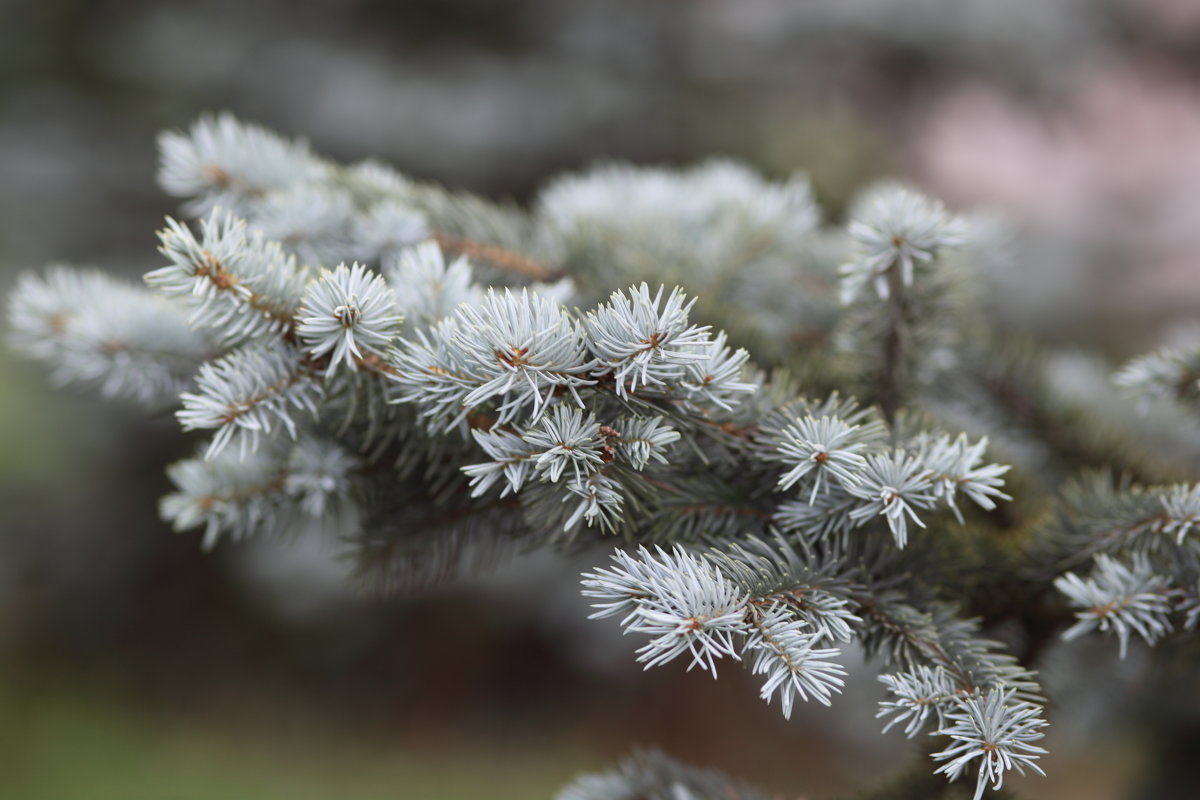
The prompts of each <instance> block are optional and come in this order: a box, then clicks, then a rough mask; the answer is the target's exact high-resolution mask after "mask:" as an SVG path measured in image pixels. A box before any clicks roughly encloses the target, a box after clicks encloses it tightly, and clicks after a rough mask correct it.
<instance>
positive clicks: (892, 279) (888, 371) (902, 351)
mask: <svg viewBox="0 0 1200 800" xmlns="http://www.w3.org/2000/svg"><path fill="white" fill-rule="evenodd" d="M887 280H888V311H887V314H888V331H887V335H886V336H885V337H884V340H883V375H882V377H881V385H880V388H879V406H880V408H882V409H883V415H884V417H886V418H887V420H888V421H889V422H890V421H892V420H893V419H894V418H895V416H896V412H897V411H898V410H899V408H900V402H901V399H902V394H903V391H902V386H901V383H902V381H903V380H904V369H905V363H904V362H905V359H906V358H907V356H908V314H909V302H908V295H907V293H906V292H905V289H906V287H905V285H904V280H903V278H902V277H901V275H900V264H899V262H893V264H892V266H891V267H889V268H888V274H887Z"/></svg>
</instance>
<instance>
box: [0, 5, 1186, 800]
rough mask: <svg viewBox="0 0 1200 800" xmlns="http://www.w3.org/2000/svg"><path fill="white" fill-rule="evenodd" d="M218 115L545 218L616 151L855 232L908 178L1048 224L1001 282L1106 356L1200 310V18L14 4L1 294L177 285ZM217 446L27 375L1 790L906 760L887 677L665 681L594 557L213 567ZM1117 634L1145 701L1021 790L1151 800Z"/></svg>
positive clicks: (505, 794)
mask: <svg viewBox="0 0 1200 800" xmlns="http://www.w3.org/2000/svg"><path fill="white" fill-rule="evenodd" d="M226 108H227V109H230V110H232V111H233V112H235V113H236V114H237V115H238V116H239V117H241V118H243V119H246V120H251V121H257V122H260V123H262V124H264V125H266V126H268V127H271V128H274V129H276V130H279V131H281V132H283V133H285V134H297V135H302V136H305V137H307V138H308V139H310V141H311V142H312V143H313V145H314V146H315V148H316V149H317V150H318V151H319V152H321V153H324V154H326V155H329V156H332V157H335V158H338V159H348V160H358V159H361V158H363V157H367V156H375V157H378V158H379V159H381V160H384V161H388V162H391V163H393V164H395V165H396V166H397V167H398V168H400V169H401V170H403V171H406V172H409V173H411V174H414V175H417V176H421V177H424V178H428V179H432V180H436V181H439V182H442V183H445V184H448V185H450V186H453V187H460V188H465V189H470V190H473V191H478V192H482V193H485V194H488V195H491V196H500V197H510V198H513V199H515V200H517V201H524V200H527V199H528V198H530V196H531V195H532V193H533V192H534V190H535V189H536V188H537V187H539V186H541V185H542V184H544V182H545V181H546V180H547V178H548V177H550V176H552V175H554V174H556V173H558V172H561V171H563V170H573V169H579V168H582V167H584V166H586V165H589V164H592V163H595V162H597V161H604V160H628V161H634V162H637V163H665V164H687V163H690V162H693V161H695V160H698V159H701V158H704V157H708V156H712V155H724V156H730V157H733V158H737V159H740V160H744V161H746V162H748V163H749V164H751V165H753V166H755V167H756V168H758V169H760V170H762V171H763V172H764V173H766V174H767V175H769V176H772V177H784V176H786V175H788V174H790V173H791V172H793V171H797V170H799V171H802V172H806V173H808V174H809V175H810V176H811V178H812V180H813V183H814V186H815V189H816V193H817V195H818V198H819V199H820V200H821V202H822V203H823V204H824V205H825V206H826V207H827V208H831V209H833V211H834V213H838V211H839V210H840V209H841V208H842V207H843V206H844V204H845V203H846V202H847V201H848V199H849V198H850V197H851V196H852V194H853V193H854V191H856V190H857V189H858V188H860V187H861V186H863V185H864V184H865V183H867V182H869V181H871V180H873V179H875V178H878V177H881V176H898V177H901V178H904V179H907V180H910V181H912V182H914V183H916V184H917V185H918V186H921V187H922V188H924V189H925V190H927V191H929V192H931V193H933V194H936V195H939V196H941V197H944V198H945V199H946V200H947V201H948V202H950V203H951V204H952V205H953V206H955V207H956V208H958V209H962V210H968V209H969V210H991V211H994V212H996V213H997V214H998V215H1000V216H1001V217H1003V218H1004V219H1006V220H1008V224H1010V225H1011V226H1014V227H1015V229H1016V230H1018V231H1019V234H1018V235H1017V236H1016V237H1013V239H1012V241H1011V242H1010V244H1009V245H1008V246H1010V247H1012V248H1014V253H1015V255H1014V258H1013V260H1012V264H1013V266H1010V267H1005V268H1003V269H1002V270H1000V271H999V272H998V273H997V274H995V275H993V278H994V280H993V281H992V284H991V287H992V288H991V292H992V295H991V297H989V298H988V299H989V302H990V304H991V305H992V306H994V307H995V308H996V309H997V310H998V312H999V313H1000V314H1001V318H1002V319H1005V320H1007V323H1008V324H1009V325H1010V326H1011V327H1012V329H1013V331H1014V332H1022V333H1032V334H1035V335H1037V336H1039V337H1041V338H1043V339H1045V340H1048V341H1052V342H1055V343H1057V344H1058V345H1060V346H1061V347H1063V348H1065V349H1067V350H1073V351H1082V352H1085V353H1088V354H1099V355H1101V356H1102V357H1107V358H1113V359H1115V358H1120V357H1124V356H1128V355H1131V354H1133V353H1136V352H1139V351H1140V350H1142V349H1144V348H1146V347H1147V346H1149V345H1150V344H1153V343H1157V342H1159V341H1161V339H1162V338H1163V337H1164V336H1165V337H1167V338H1170V336H1171V335H1173V334H1172V330H1174V329H1181V328H1182V327H1186V326H1187V325H1188V324H1189V321H1190V322H1191V324H1193V325H1194V324H1195V322H1196V312H1197V310H1198V309H1200V265H1198V264H1197V262H1196V258H1197V256H1196V253H1197V252H1200V246H1198V245H1200V224H1196V223H1197V222H1200V219H1197V213H1198V212H1197V210H1196V209H1200V203H1197V202H1196V196H1197V194H1200V4H1197V3H1195V2H1191V0H1060V2H1053V3H1051V2H1046V1H1045V0H1005V2H996V0H805V2H790V1H789V0H738V2H720V0H691V2H686V3H685V2H679V0H507V1H506V0H405V1H404V2H386V1H385V0H314V2H307V3H294V2H284V0H261V1H260V2H255V3H244V2H235V1H234V0H193V1H191V2H174V3H169V4H166V3H156V2H150V1H149V0H146V2H136V1H133V0H124V1H122V0H0V291H7V289H8V288H9V286H11V283H12V281H13V280H14V278H15V276H16V275H17V274H18V273H19V272H20V271H21V270H24V269H30V268H39V267H40V266H42V265H43V264H45V263H47V262H52V261H70V262H75V263H79V264H90V265H96V266H100V267H102V268H104V269H107V270H110V271H113V272H115V273H119V274H123V275H126V276H128V277H129V278H130V279H131V280H136V279H137V276H138V275H140V274H141V273H142V272H144V271H146V270H147V269H151V268H153V267H155V266H158V264H159V261H158V257H157V254H156V253H155V250H154V247H155V241H154V237H153V231H154V230H155V229H156V228H157V227H158V226H159V225H160V223H161V220H162V216H163V215H164V214H167V213H173V212H174V211H175V209H174V208H173V207H172V204H171V203H170V202H169V201H168V200H167V199H166V198H164V197H163V196H162V195H161V194H160V193H159V192H158V190H157V188H156V187H155V185H154V160H155V152H154V146H153V139H154V135H155V133H156V132H157V131H158V130H159V129H161V128H163V127H183V126H186V125H187V124H189V123H190V122H191V121H192V120H193V119H194V118H195V117H196V116H197V115H198V114H199V113H201V112H203V111H206V110H219V109H226ZM189 452H190V445H189V444H188V443H187V442H186V441H184V440H183V437H181V436H179V434H178V431H177V427H176V425H175V423H174V421H173V420H172V419H171V418H169V417H168V416H164V417H163V418H156V419H146V418H143V417H141V416H139V415H138V414H136V413H134V412H132V411H130V410H129V409H124V408H121V407H116V406H106V405H102V404H99V403H97V402H94V401H93V400H91V399H90V398H85V397H78V396H74V395H70V394H63V393H59V392H57V391H55V390H54V389H53V388H52V387H51V386H49V385H48V383H47V381H46V379H45V378H44V376H43V375H42V374H41V372H40V371H39V370H38V369H36V368H35V367H32V366H30V365H28V364H24V363H18V362H17V361H16V360H15V359H14V358H13V357H12V356H11V355H9V354H7V353H4V352H2V351H0V742H2V746H0V773H2V774H3V776H4V777H3V779H2V780H3V784H4V792H5V793H6V794H8V795H9V796H13V797H22V798H29V799H36V798H47V800H49V799H50V798H53V799H54V800H71V798H88V799H89V800H97V799H98V798H110V797H111V798H130V799H135V798H193V797H195V798H201V797H204V798H217V797H220V798H246V799H247V800H269V798H274V797H288V798H293V799H295V800H302V799H303V798H309V797H312V798H317V797H338V798H348V799H349V800H353V799H354V798H376V797H378V798H383V797H392V798H410V797H411V798H446V799H447V800H449V799H450V798H460V797H461V798H489V799H491V800H500V799H501V798H509V797H511V798H534V797H549V796H551V795H552V793H553V790H554V788H555V787H557V786H559V785H561V784H562V783H564V782H565V781H566V780H568V779H569V778H570V776H571V775H573V774H574V773H575V772H577V771H578V770H581V769H595V768H598V767H600V766H602V765H604V764H607V763H608V762H611V761H612V760H614V758H616V757H617V756H618V755H620V754H623V753H624V752H626V751H627V749H628V747H629V746H630V745H631V744H634V743H636V744H645V745H658V746H661V747H663V748H665V749H666V750H668V751H669V752H671V753H672V754H673V755H676V756H678V757H680V758H684V759H686V760H690V761H693V762H696V763H703V764H707V765H711V766H714V767H719V768H723V769H726V770H729V771H731V772H733V773H735V774H742V775H748V776H754V777H755V779H756V781H757V782H759V783H761V784H763V785H766V786H768V787H771V788H774V789H776V790H778V791H780V792H781V793H785V794H786V795H787V796H795V795H798V794H800V793H803V794H804V795H805V796H839V795H840V794H844V793H846V792H852V791H853V790H854V789H855V787H857V786H860V785H862V784H863V783H864V782H866V783H869V782H871V781H873V780H874V779H875V778H876V777H877V776H878V775H885V774H889V773H892V772H896V771H898V770H901V769H903V768H904V765H905V764H906V763H908V762H909V760H910V758H909V757H910V756H911V755H912V752H911V751H912V748H910V747H909V746H908V743H907V742H904V741H902V740H900V737H899V736H887V737H881V736H880V735H879V734H878V729H877V727H876V725H875V723H874V720H873V712H874V702H875V700H876V699H877V697H878V694H879V692H878V690H877V689H876V688H875V687H874V686H872V685H871V684H872V681H870V680H868V679H865V678H863V679H860V680H859V682H858V684H857V685H852V686H850V687H849V688H848V690H847V693H846V695H845V696H844V697H843V698H841V699H840V701H839V703H838V704H837V705H836V707H835V708H834V709H833V710H827V709H822V708H811V707H809V706H805V707H804V708H803V709H802V711H803V715H802V716H801V717H800V719H798V720H796V719H794V720H793V721H792V722H791V723H790V724H789V723H785V722H783V720H781V719H778V714H777V713H774V712H773V711H772V710H771V709H769V708H768V707H766V706H765V705H762V706H759V705H757V704H755V703H753V702H746V700H745V698H746V697H747V696H748V694H749V687H747V686H743V685H741V681H742V680H744V676H742V675H740V674H738V673H737V672H736V671H734V672H731V673H730V674H729V675H728V676H724V677H723V678H722V680H721V681H720V682H715V683H714V682H713V681H711V680H710V679H708V678H707V677H706V676H704V675H697V674H687V675H684V674H681V673H680V671H679V670H674V669H667V670H660V671H655V672H653V673H649V674H642V673H640V672H639V671H638V670H637V669H636V666H635V665H634V661H633V659H632V658H630V657H629V653H630V651H631V650H632V649H633V646H634V645H633V644H632V643H630V642H625V641H622V640H621V639H620V638H619V637H617V636H616V635H615V633H614V631H613V630H612V628H613V626H602V625H586V624H585V623H584V617H585V616H586V611H587V609H586V607H585V604H584V602H583V600H582V599H581V598H579V596H578V592H577V585H576V578H575V576H577V575H578V573H579V571H580V569H581V568H583V567H584V566H591V565H593V563H595V559H593V558H592V557H590V556H586V557H584V558H583V560H581V561H579V562H578V563H575V562H571V561H569V560H563V559H556V558H553V557H549V556H541V557H537V558H531V559H525V560H521V561H520V562H518V563H515V564H512V565H508V566H506V567H504V568H503V569H501V570H499V571H498V572H497V573H496V574H494V575H489V576H481V577H479V578H477V579H472V580H469V581H464V582H459V583H456V584H455V585H452V586H447V587H443V588H440V589H437V590H435V591H431V592H428V593H425V594H423V595H420V596H417V597H400V598H379V597H372V596H369V595H366V594H364V593H362V592H360V591H358V590H357V589H356V588H355V587H354V586H353V585H352V582H351V581H349V580H348V567H347V565H346V564H345V563H344V561H342V560H341V559H340V558H339V553H338V548H337V544H336V543H330V542H320V541H314V540H313V539H312V538H311V537H307V536H305V534H304V533H303V532H297V533H296V535H295V538H294V540H292V541H286V542H272V541H253V542H249V543H245V544H242V545H225V546H222V547H220V548H218V549H217V551H216V552H215V553H213V554H209V555H204V554H202V553H200V551H199V548H198V540H197V538H196V537H194V536H190V535H183V536H176V535H172V534H170V533H169V531H168V530H167V528H166V526H165V525H164V524H163V523H161V522H160V521H159V520H158V519H157V516H156V502H157V499H158V497H159V496H161V495H162V494H163V493H164V491H165V490H166V479H165V477H164V476H163V471H162V468H163V465H164V464H165V463H167V462H168V461H171V460H174V459H177V458H179V457H182V456H183V455H186V454H188V453H189ZM564 642H565V643H566V645H565V646H564V644H563V643H564ZM1102 644H1103V643H1101V644H1100V645H1097V647H1098V648H1101V649H1096V650H1094V651H1089V649H1088V648H1089V647H1090V645H1089V644H1080V645H1076V646H1074V649H1073V653H1070V654H1063V655H1061V657H1060V660H1061V661H1062V662H1063V664H1061V665H1059V666H1058V668H1059V669H1061V670H1068V671H1069V670H1078V669H1081V668H1082V666H1081V665H1086V664H1089V663H1092V664H1093V666H1092V669H1093V670H1095V671H1097V672H1103V673H1104V674H1103V676H1102V679H1103V680H1108V681H1111V682H1112V684H1113V685H1114V686H1116V687H1118V688H1117V689H1116V690H1114V691H1113V692H1111V693H1109V695H1110V696H1112V697H1114V698H1123V699H1119V700H1116V701H1114V702H1115V703H1116V704H1118V705H1121V704H1123V705H1122V707H1121V708H1118V709H1115V710H1114V709H1108V710H1107V711H1106V710H1095V709H1091V708H1087V709H1083V710H1080V709H1079V708H1075V709H1070V708H1066V707H1065V706H1067V705H1069V704H1068V703H1067V702H1066V701H1064V703H1063V706H1064V708H1061V709H1059V710H1057V711H1052V715H1053V716H1052V720H1053V721H1054V722H1055V723H1056V727H1055V732H1054V733H1053V734H1052V737H1051V740H1050V746H1051V749H1052V751H1053V753H1054V755H1053V756H1052V757H1051V759H1049V761H1048V763H1047V769H1048V771H1049V773H1050V778H1048V779H1045V780H1036V781H1029V782H1025V783H1021V784H1020V790H1021V793H1022V796H1026V797H1031V798H1032V797H1047V798H1049V797H1055V798H1069V797H1080V798H1082V797H1087V798H1110V797H1111V798H1116V797H1128V796H1156V795H1154V793H1153V792H1154V790H1153V788H1152V787H1153V776H1150V775H1146V774H1144V773H1145V770H1143V769H1142V768H1141V766H1142V764H1143V762H1144V761H1145V757H1144V754H1145V752H1146V748H1147V747H1152V746H1157V745H1156V744H1155V743H1154V742H1152V741H1148V740H1146V739H1145V738H1144V737H1142V736H1141V735H1140V733H1139V730H1140V729H1139V728H1138V726H1137V725H1136V724H1133V725H1129V724H1123V725H1121V726H1117V725H1115V724H1112V722H1111V720H1113V719H1120V718H1121V716H1120V714H1121V713H1128V712H1129V709H1131V708H1137V707H1139V703H1140V702H1141V701H1142V700H1144V699H1145V698H1146V696H1147V695H1148V694H1149V693H1150V692H1151V691H1152V689H1153V687H1150V686H1147V685H1146V675H1147V674H1148V672H1147V671H1146V670H1145V669H1143V668H1142V666H1144V665H1139V662H1138V659H1137V658H1136V657H1134V658H1132V659H1130V660H1129V661H1126V662H1123V663H1121V664H1117V663H1116V662H1115V661H1114V660H1113V659H1112V658H1111V653H1109V652H1108V651H1107V650H1105V649H1102ZM1098 654H1099V655H1098ZM1089 660H1090V662H1089ZM1051 666H1054V664H1051ZM1047 682H1048V683H1049V684H1050V688H1051V691H1053V685H1054V677H1053V674H1050V675H1048V676H1047ZM1106 715H1107V716H1106ZM1125 719H1129V717H1126V718H1125ZM1134 719H1136V716H1135V717H1134ZM715 720H720V721H721V725H720V726H717V725H716V724H714V721H715ZM1106 720H1107V722H1106ZM815 729H819V730H820V735H816V734H815V733H814V730H815ZM729 730H736V731H738V734H737V735H736V736H730V735H729V734H728V731H729ZM831 732H832V733H831ZM864 765H870V767H871V768H870V769H864ZM920 767H921V769H924V768H925V764H924V763H923V761H922V763H920ZM1139 792H1140V793H1141V795H1139ZM1161 796H1165V795H1161Z"/></svg>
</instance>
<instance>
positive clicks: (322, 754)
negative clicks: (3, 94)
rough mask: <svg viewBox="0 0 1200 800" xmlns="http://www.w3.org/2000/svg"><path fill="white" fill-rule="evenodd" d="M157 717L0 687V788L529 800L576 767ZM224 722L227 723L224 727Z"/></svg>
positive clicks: (187, 798)
mask: <svg viewBox="0 0 1200 800" xmlns="http://www.w3.org/2000/svg"><path fill="white" fill-rule="evenodd" d="M241 722H242V721H237V720H231V721H230V724H229V725H228V726H224V725H220V724H215V722H214V720H212V719H205V720H203V721H201V722H197V721H196V720H190V719H184V718H169V717H155V716H153V715H151V714H147V713H146V712H144V711H133V710H129V709H126V708H124V707H122V706H121V705H120V704H118V703H116V702H114V701H112V700H111V699H98V698H97V697H93V696H87V695H83V694H78V693H73V692H71V691H57V692H47V691H45V690H44V689H43V690H35V691H33V692H29V691H17V690H15V689H14V687H12V686H3V687H0V751H2V753H0V770H2V772H3V777H2V778H0V784H2V788H0V795H2V796H4V797H11V798H22V800H142V799H143V798H145V800H151V799H153V800H214V799H216V798H219V799H220V800H317V799H318V798H320V799H321V800H334V799H335V798H336V800H383V799H384V798H387V799H388V800H397V799H407V798H414V799H415V798H427V799H428V800H467V799H468V798H471V799H473V800H474V799H479V800H483V799H485V798H486V800H510V799H511V800H517V798H520V799H521V800H530V799H532V798H551V797H553V795H554V792H555V791H556V790H557V789H558V788H559V787H561V785H562V784H563V783H564V782H566V781H567V780H569V778H570V776H571V774H572V773H573V772H574V771H575V770H574V766H573V765H572V763H569V762H575V761H576V760H577V757H576V758H573V757H572V756H571V755H570V754H568V753H566V752H565V751H564V752H555V753H547V752H537V753H530V754H529V757H528V758H525V757H521V758H517V759H514V758H512V757H511V754H508V756H507V757H504V758H501V757H500V756H498V755H496V754H494V753H489V752H486V751H483V750H482V749H480V748H479V747H478V745H476V746H474V747H470V748H467V749H462V748H458V749H453V750H451V749H448V750H447V751H445V752H440V751H436V750H430V751H425V748H421V750H422V751H417V750H414V748H412V746H411V745H409V746H406V745H405V744H403V743H401V742H394V743H388V742H381V741H378V740H373V739H371V738H370V737H367V736H363V737H361V738H358V739H357V740H356V738H357V737H353V736H350V737H348V736H346V733H345V731H344V730H343V731H332V730H327V729H319V728H318V729H307V730H297V729H295V727H293V728H292V729H289V730H287V731H275V732H274V733H277V734H279V736H278V738H274V737H273V736H272V732H271V731H270V730H267V731H265V732H264V731H261V730H258V729H256V728H255V729H253V730H251V729H250V728H253V727H254V726H250V728H248V727H247V726H245V725H242V724H240V723H241ZM226 728H228V729H226Z"/></svg>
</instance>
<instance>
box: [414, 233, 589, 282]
mask: <svg viewBox="0 0 1200 800" xmlns="http://www.w3.org/2000/svg"><path fill="white" fill-rule="evenodd" d="M433 239H434V241H436V242H437V243H438V245H440V246H441V248H442V249H443V250H446V251H448V252H451V253H457V254H459V255H464V256H469V257H471V258H478V259H479V260H481V261H486V262H487V263H489V264H491V265H492V266H494V267H499V268H500V269H503V270H507V271H509V272H515V273H516V274H518V275H523V276H524V277H526V278H532V279H533V280H535V281H556V280H558V279H559V278H561V277H563V276H564V275H565V274H566V273H564V272H563V271H562V270H561V269H558V268H555V267H551V266H549V265H548V264H543V263H542V262H541V261H537V260H535V259H532V258H529V257H528V256H525V255H522V254H521V253H517V252H514V251H512V250H509V249H507V248H505V247H501V246H500V245H497V244H487V243H486V242H477V241H474V240H473V239H465V238H463V237H461V236H451V235H450V234H446V233H435V234H434V235H433Z"/></svg>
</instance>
